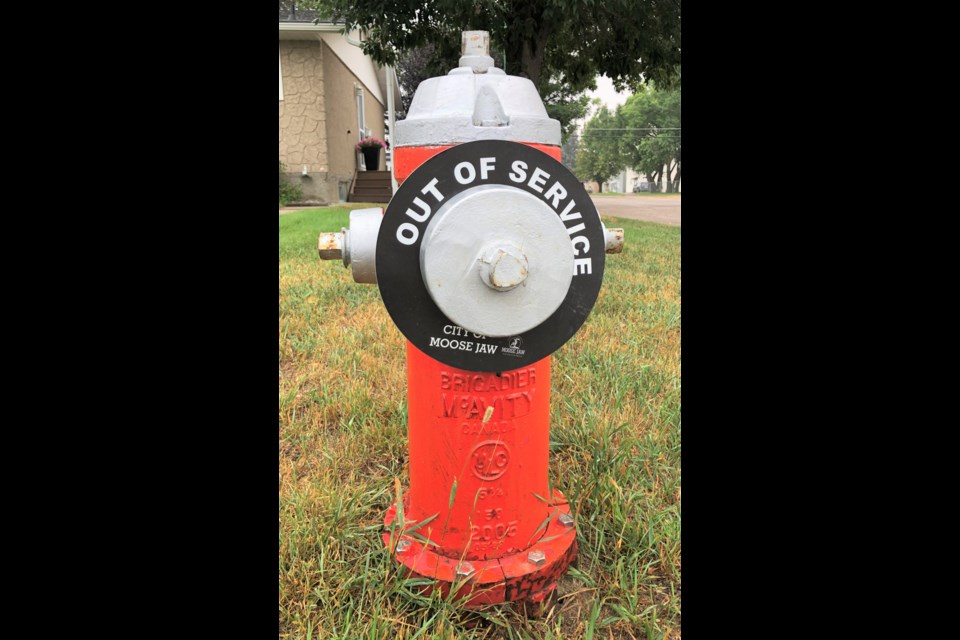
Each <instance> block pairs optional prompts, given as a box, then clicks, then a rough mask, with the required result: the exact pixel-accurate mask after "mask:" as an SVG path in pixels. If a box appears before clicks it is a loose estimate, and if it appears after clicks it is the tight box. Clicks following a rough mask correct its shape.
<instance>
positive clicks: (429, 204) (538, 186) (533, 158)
mask: <svg viewBox="0 0 960 640" xmlns="http://www.w3.org/2000/svg"><path fill="white" fill-rule="evenodd" d="M481 185H506V186H510V187H514V188H516V189H520V190H523V191H526V192H527V193H530V194H532V195H534V196H536V197H538V198H540V199H541V200H542V201H543V202H545V203H547V204H548V205H549V206H550V208H551V209H553V210H555V211H556V213H557V216H558V217H559V218H560V220H561V222H562V223H563V224H564V226H565V227H566V229H567V233H568V234H569V236H570V241H571V244H572V247H573V251H574V266H573V271H574V275H573V279H572V281H571V284H570V288H569V290H568V291H567V295H566V297H565V298H564V300H563V302H562V303H561V304H560V307H559V308H558V309H557V310H556V311H555V312H554V313H553V315H551V316H550V317H549V318H547V319H546V320H544V321H543V322H542V323H541V324H540V325H538V326H536V327H534V328H533V329H530V330H529V331H526V332H524V333H521V334H518V335H515V336H506V337H502V338H491V337H488V336H482V335H479V334H475V333H471V332H470V331H468V330H466V329H464V328H462V327H460V326H458V325H456V324H454V323H453V322H452V321H451V320H450V319H448V318H447V317H446V315H444V313H443V312H442V311H440V309H439V308H438V307H437V305H436V304H435V303H434V301H433V299H432V298H431V297H430V294H429V292H428V291H427V287H426V285H425V284H424V281H423V276H422V274H421V270H420V244H421V241H422V240H423V236H424V232H425V231H426V228H427V225H428V224H430V220H431V218H432V217H433V216H434V215H435V214H436V213H437V211H439V210H440V209H441V208H442V207H443V205H444V203H446V202H449V201H450V199H451V198H452V197H453V196H455V195H457V194H458V193H461V192H464V191H466V190H468V189H472V188H474V187H478V186H481ZM605 258H606V254H605V237H604V233H603V227H602V225H601V224H600V215H599V214H598V213H597V208H596V206H594V204H593V201H592V200H591V199H590V196H589V195H587V192H586V190H585V189H584V188H583V185H582V184H580V181H579V180H577V178H576V176H574V175H573V174H572V173H570V171H569V170H567V168H566V167H564V166H563V165H562V164H560V163H559V162H557V161H556V160H554V159H553V158H551V157H550V156H548V155H547V154H545V153H543V152H542V151H539V150H537V149H534V148H533V147H530V146H527V145H524V144H520V143H517V142H507V141H504V140H480V141H476V142H467V143H464V144H459V145H456V146H454V147H452V148H450V149H448V150H446V151H443V152H441V153H439V154H437V155H436V156H434V157H432V158H430V159H429V160H427V161H426V162H425V163H423V164H422V165H421V166H420V167H418V168H417V169H416V170H415V171H414V172H413V173H412V174H410V176H409V177H408V178H407V179H406V180H405V181H404V183H403V185H401V187H400V189H399V190H398V191H397V193H396V194H395V195H394V196H393V199H392V200H391V201H390V204H389V206H388V207H387V210H386V212H385V213H384V215H383V222H382V223H381V224H380V232H379V234H378V237H377V284H378V286H379V288H380V295H381V296H382V297H383V303H384V305H385V306H386V307H387V312H388V313H389V314H390V317H391V318H393V321H394V322H395V323H396V325H397V327H398V328H399V329H400V331H401V333H403V335H404V336H406V338H407V339H408V340H409V341H410V342H412V343H413V344H414V346H416V347H417V348H418V349H420V350H421V351H423V352H424V353H426V354H427V355H429V356H430V357H431V358H434V359H436V360H439V361H440V362H443V363H444V364H447V365H450V366H452V367H457V368H460V369H467V370H470V371H485V372H489V371H508V370H511V369H517V368H519V367H523V366H526V365H530V364H533V363H534V362H536V361H538V360H540V359H542V358H544V357H546V356H548V355H550V354H551V353H553V352H554V351H556V350H557V349H559V348H560V347H561V346H563V344H564V343H566V341H567V340H569V339H570V338H571V337H572V336H573V334H575V333H576V332H577V330H578V329H579V328H580V326H581V325H582V324H583V323H584V321H585V320H586V319H587V316H588V315H589V314H590V310H591V309H593V305H594V303H595V302H596V301H597V296H598V295H599V293H600V284H601V283H602V281H603V268H604V261H605Z"/></svg>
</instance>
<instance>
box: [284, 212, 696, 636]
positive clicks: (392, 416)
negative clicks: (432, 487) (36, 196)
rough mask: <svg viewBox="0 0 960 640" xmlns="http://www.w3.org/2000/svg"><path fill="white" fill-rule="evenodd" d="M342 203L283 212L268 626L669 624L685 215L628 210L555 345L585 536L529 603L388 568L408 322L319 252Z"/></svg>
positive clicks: (422, 631) (561, 467) (513, 629)
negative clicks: (543, 600) (481, 599)
mask: <svg viewBox="0 0 960 640" xmlns="http://www.w3.org/2000/svg"><path fill="white" fill-rule="evenodd" d="M347 220H348V212H347V209H346V208H327V209H315V210H307V211H301V212H297V213H291V214H287V215H283V216H280V218H279V226H280V260H279V263H280V264H279V271H280V275H279V280H280V281H279V288H280V317H279V632H280V637H281V638H311V639H313V638H343V639H354V638H385V639H391V640H392V639H393V638H408V639H412V638H511V639H512V638H597V639H604V638H618V639H626V638H633V639H636V640H639V639H640V638H649V639H661V638H662V639H665V640H674V639H677V638H680V619H681V616H680V573H681V572H680V567H681V561H680V556H681V554H680V538H681V536H680V533H681V528H680V521H681V518H680V485H681V473H680V422H681V421H680V228H679V227H671V226H665V225H657V224H653V223H646V222H639V221H634V220H624V219H619V218H607V217H604V222H605V223H606V224H607V226H616V227H623V228H624V229H625V230H626V244H625V247H624V250H623V253H622V254H620V255H612V256H607V263H606V264H607V267H606V273H605V275H604V284H603V288H602V289H601V291H600V297H599V299H598V301H597V304H596V306H595V307H594V309H593V312H592V313H591V315H590V317H589V318H588V319H587V321H586V323H585V324H584V326H583V327H582V328H581V329H580V331H579V333H577V334H576V335H575V336H574V337H573V338H572V339H571V340H570V341H569V342H568V343H567V344H566V345H564V346H563V347H562V348H561V349H560V350H559V351H557V352H556V353H555V354H554V355H553V365H552V366H553V376H552V377H553V389H552V394H551V436H550V439H551V447H550V449H551V453H550V476H551V479H552V482H553V485H554V486H555V487H557V488H559V489H560V490H561V491H563V493H564V494H566V496H567V497H568V498H569V499H570V502H571V504H572V505H574V513H575V515H576V517H577V526H578V536H579V537H578V541H579V547H580V553H579V558H578V561H577V563H576V565H575V567H574V568H571V570H570V571H569V573H568V574H567V576H566V577H565V578H564V579H563V581H562V582H561V583H560V586H559V589H558V592H559V598H558V599H557V601H556V603H555V604H554V606H553V607H552V608H551V609H549V610H548V611H547V613H546V614H545V616H544V617H542V618H540V619H529V620H528V619H526V618H525V617H524V616H523V614H522V613H518V612H517V611H515V610H514V609H513V608H512V607H510V606H494V607H490V608H488V609H487V610H485V611H481V612H480V613H479V615H476V614H469V613H466V612H464V611H463V610H462V608H461V607H459V606H458V605H457V604H456V603H448V602H445V601H443V600H441V599H439V598H429V597H424V596H420V595H418V594H416V593H415V590H414V589H413V588H412V587H411V586H409V585H405V584H404V583H403V580H402V579H401V578H398V576H397V572H396V567H395V565H394V563H393V562H392V560H391V559H390V557H389V556H388V554H387V553H386V551H385V549H384V548H383V546H382V544H381V542H380V537H379V531H380V530H381V528H382V522H383V515H384V512H385V511H386V510H387V507H388V506H389V505H390V503H391V501H392V500H393V497H394V491H395V489H394V483H395V482H397V481H398V482H399V483H400V485H402V486H403V487H404V488H405V487H407V486H408V481H407V478H408V471H407V448H406V377H405V366H406V365H405V356H404V344H405V339H404V338H403V336H402V335H401V334H400V332H399V331H398V330H397V329H396V327H395V326H394V325H393V323H392V321H391V320H390V317H389V316H388V314H387V312H386V310H385V309H384V307H383V304H382V302H381V300H380V294H379V291H378V290H377V287H376V285H362V284H357V283H355V282H353V280H352V278H351V276H350V271H349V269H346V268H344V267H343V265H342V263H340V262H338V261H321V260H319V258H318V257H317V251H316V244H317V234H318V233H320V232H321V231H331V230H339V229H340V228H341V227H343V226H347Z"/></svg>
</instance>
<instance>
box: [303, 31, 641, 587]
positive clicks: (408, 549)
mask: <svg viewBox="0 0 960 640" xmlns="http://www.w3.org/2000/svg"><path fill="white" fill-rule="evenodd" d="M488 51H489V48H488V36H487V33H486V32H476V31H474V32H465V33H464V34H463V56H462V57H461V58H460V66H459V67H458V68H456V69H454V70H452V71H450V73H449V74H448V75H447V76H444V77H439V78H431V79H429V80H426V81H424V82H423V83H421V85H420V87H419V89H418V90H417V93H416V95H415V96H414V99H413V102H412V104H411V107H410V111H409V116H408V117H407V119H406V120H404V121H401V122H398V123H397V136H396V145H395V147H394V152H395V160H394V161H395V163H396V164H395V174H396V178H397V180H398V182H399V183H400V184H401V186H400V188H399V189H398V191H397V192H396V194H395V195H394V197H393V198H392V200H391V201H390V203H389V205H388V206H387V209H386V212H383V211H382V210H381V209H364V210H357V211H353V212H351V214H350V228H349V230H348V229H344V230H342V231H341V232H340V233H325V234H322V235H321V236H320V239H319V252H320V257H321V258H324V259H342V260H343V262H344V265H345V266H350V267H351V268H352V271H353V277H354V279H355V280H356V281H357V282H368V283H373V282H375V283H377V284H378V286H379V288H380V293H381V296H382V298H383V302H384V305H385V306H386V308H387V311H388V312H389V314H390V316H391V318H392V319H393V321H394V322H395V323H396V325H397V327H398V328H399V329H400V331H401V332H402V333H403V335H404V336H405V337H406V338H407V385H408V394H409V398H408V399H409V402H408V431H409V450H410V489H409V492H408V493H407V494H406V495H405V496H404V497H403V498H402V500H401V501H400V503H399V504H394V505H392V506H391V507H390V508H389V509H388V510H387V513H386V517H385V521H384V522H385V525H386V526H385V530H384V533H383V541H384V543H385V544H386V545H387V547H388V549H389V550H390V552H391V553H392V554H394V556H395V558H396V560H397V561H398V562H400V563H401V564H402V565H403V566H404V567H405V568H406V569H407V570H408V572H409V573H410V574H412V575H414V576H419V577H427V578H433V579H435V580H436V582H435V583H433V584H434V585H436V588H439V589H440V590H441V591H442V592H443V593H444V594H445V595H446V594H449V593H450V592H451V590H452V591H454V593H455V596H456V597H466V598H468V601H467V604H468V606H477V605H482V604H488V603H500V602H513V601H521V600H522V601H526V602H527V603H533V604H536V603H540V602H542V601H543V599H544V598H545V597H546V596H547V595H549V594H550V593H551V592H552V591H554V590H555V589H556V586H557V582H558V580H559V579H560V577H561V576H562V575H563V573H564V572H565V571H566V569H567V567H568V566H569V565H570V563H571V562H572V561H573V559H574V558H575V557H576V553H577V543H576V522H575V519H574V515H573V514H572V513H571V512H570V506H569V504H568V503H567V500H566V498H565V497H564V496H563V494H562V493H561V492H560V491H558V490H556V489H554V490H552V491H551V490H550V484H549V482H548V478H547V466H548V461H549V432H550V424H549V417H550V412H549V407H550V354H552V353H553V352H554V351H556V350H557V349H558V348H560V347H561V346H562V345H563V344H564V343H565V342H566V341H567V340H568V339H570V338H571V337H572V336H573V334H574V333H576V331H577V330H578V329H579V328H580V326H581V325H582V324H583V322H584V321H585V320H586V318H587V316H588V315H589V313H590V310H591V309H592V308H593V305H594V303H595V302H596V299H597V296H598V294H599V292H600V285H601V282H602V279H603V270H604V261H605V253H619V252H620V250H621V249H622V247H623V230H622V229H606V228H605V227H604V225H603V224H602V223H601V222H600V216H599V215H598V213H597V210H596V207H595V206H594V204H593V202H592V201H591V199H590V197H589V196H588V195H587V193H586V191H585V190H584V188H583V186H582V184H581V183H580V182H579V181H578V180H577V178H576V177H575V176H574V175H573V174H571V173H570V172H569V171H568V170H567V169H566V168H565V167H564V166H563V165H562V164H560V162H559V159H560V124H559V122H557V121H556V120H552V119H549V118H548V117H547V114H546V110H545V109H544V106H543V103H542V102H541V100H540V97H539V95H538V94H537V91H536V88H535V87H534V85H533V83H532V82H531V81H530V80H527V79H525V78H519V77H514V76H508V75H506V74H505V73H504V72H503V71H502V70H501V69H497V68H496V67H494V65H493V59H492V58H491V57H490V56H489V55H488Z"/></svg>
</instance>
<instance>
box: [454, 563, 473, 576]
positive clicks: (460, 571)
mask: <svg viewBox="0 0 960 640" xmlns="http://www.w3.org/2000/svg"><path fill="white" fill-rule="evenodd" d="M474 571H476V569H474V568H473V565H472V564H470V563H469V562H463V563H461V564H460V566H459V567H457V577H458V578H460V579H461V580H462V579H466V578H469V577H470V576H472V575H473V573H474Z"/></svg>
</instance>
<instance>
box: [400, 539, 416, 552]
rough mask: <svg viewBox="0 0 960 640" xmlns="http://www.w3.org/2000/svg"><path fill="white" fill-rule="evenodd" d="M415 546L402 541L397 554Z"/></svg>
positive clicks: (407, 541)
mask: <svg viewBox="0 0 960 640" xmlns="http://www.w3.org/2000/svg"><path fill="white" fill-rule="evenodd" d="M411 544H413V543H412V542H410V541H409V540H401V541H400V542H398V543H397V553H403V552H404V551H406V550H407V549H409V548H410V545H411Z"/></svg>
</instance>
